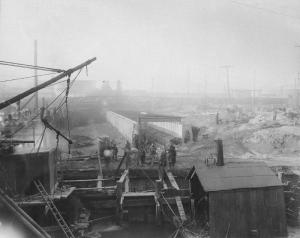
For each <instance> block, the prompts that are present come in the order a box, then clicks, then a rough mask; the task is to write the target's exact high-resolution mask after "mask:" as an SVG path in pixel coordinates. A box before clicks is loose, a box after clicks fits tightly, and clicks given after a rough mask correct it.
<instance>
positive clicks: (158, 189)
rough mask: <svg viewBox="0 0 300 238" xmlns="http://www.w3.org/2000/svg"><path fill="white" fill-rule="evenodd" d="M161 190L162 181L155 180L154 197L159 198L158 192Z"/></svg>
mask: <svg viewBox="0 0 300 238" xmlns="http://www.w3.org/2000/svg"><path fill="white" fill-rule="evenodd" d="M162 188H163V181H162V179H159V180H155V193H156V197H157V198H159V197H160V192H161V190H162Z"/></svg>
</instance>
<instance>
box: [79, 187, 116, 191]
mask: <svg viewBox="0 0 300 238" xmlns="http://www.w3.org/2000/svg"><path fill="white" fill-rule="evenodd" d="M116 188H117V186H106V187H101V188H99V187H92V188H76V189H75V190H76V191H88V190H95V191H98V190H100V189H116Z"/></svg>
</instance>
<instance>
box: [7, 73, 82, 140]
mask: <svg viewBox="0 0 300 238" xmlns="http://www.w3.org/2000/svg"><path fill="white" fill-rule="evenodd" d="M81 71H82V68H81V69H80V70H79V72H78V73H77V75H76V76H75V78H74V79H73V80H72V83H71V85H70V88H71V87H72V85H73V83H74V81H75V80H76V79H77V77H78V76H79V74H80V73H81ZM66 90H67V89H66V88H65V89H64V90H62V91H61V92H60V94H58V95H57V96H56V97H55V98H54V99H53V100H52V102H51V103H49V104H48V105H47V107H46V108H45V110H46V109H48V108H49V107H50V106H51V105H52V104H53V103H55V102H56V100H57V99H58V98H59V97H60V96H61V95H62V94H63V93H64V92H65V91H66ZM56 111H57V110H56ZM56 111H55V112H56ZM39 116H40V112H39V113H37V114H36V115H35V116H34V117H32V118H31V119H30V120H29V122H28V123H27V126H26V125H23V126H21V127H20V128H18V129H16V131H14V133H12V136H14V135H15V134H17V133H18V132H19V131H20V130H23V129H25V128H27V127H29V126H30V122H32V121H33V120H34V119H36V118H37V117H39Z"/></svg>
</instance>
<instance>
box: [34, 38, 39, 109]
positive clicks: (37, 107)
mask: <svg viewBox="0 0 300 238" xmlns="http://www.w3.org/2000/svg"><path fill="white" fill-rule="evenodd" d="M37 57H38V54H37V40H34V66H35V67H37ZM37 86H38V76H37V68H35V69H34V87H37ZM34 95H35V105H34V108H35V110H36V112H38V111H39V94H38V91H36V92H35V94H34Z"/></svg>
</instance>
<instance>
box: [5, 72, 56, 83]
mask: <svg viewBox="0 0 300 238" xmlns="http://www.w3.org/2000/svg"><path fill="white" fill-rule="evenodd" d="M51 74H56V73H55V72H52V73H47V74H38V75H32V76H25V77H18V78H12V79H6V80H0V83H4V82H11V81H17V80H22V79H30V78H34V77H36V76H37V77H42V76H46V75H51Z"/></svg>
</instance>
